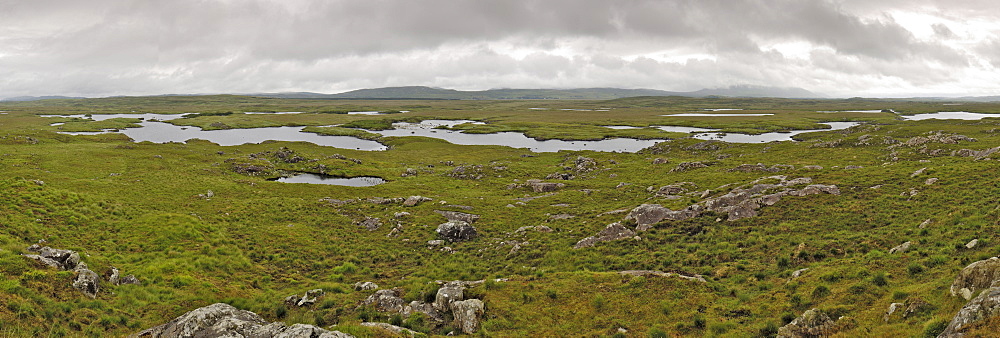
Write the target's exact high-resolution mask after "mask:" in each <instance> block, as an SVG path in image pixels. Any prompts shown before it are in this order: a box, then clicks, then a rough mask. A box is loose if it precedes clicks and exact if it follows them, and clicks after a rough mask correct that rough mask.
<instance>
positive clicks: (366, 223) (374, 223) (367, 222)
mask: <svg viewBox="0 0 1000 338" xmlns="http://www.w3.org/2000/svg"><path fill="white" fill-rule="evenodd" d="M358 225H359V226H361V227H362V228H365V229H366V230H368V231H375V230H378V228H379V227H381V226H382V220H380V219H378V218H372V217H365V219H363V220H361V222H358Z"/></svg>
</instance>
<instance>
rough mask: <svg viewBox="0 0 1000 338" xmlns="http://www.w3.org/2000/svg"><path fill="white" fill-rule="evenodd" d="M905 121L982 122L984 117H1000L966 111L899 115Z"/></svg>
mask: <svg viewBox="0 0 1000 338" xmlns="http://www.w3.org/2000/svg"><path fill="white" fill-rule="evenodd" d="M900 117H902V118H903V119H904V120H907V121H920V120H929V119H938V120H982V119H983V118H984V117H1000V114H982V113H970V112H966V111H943V112H937V113H930V114H916V115H900Z"/></svg>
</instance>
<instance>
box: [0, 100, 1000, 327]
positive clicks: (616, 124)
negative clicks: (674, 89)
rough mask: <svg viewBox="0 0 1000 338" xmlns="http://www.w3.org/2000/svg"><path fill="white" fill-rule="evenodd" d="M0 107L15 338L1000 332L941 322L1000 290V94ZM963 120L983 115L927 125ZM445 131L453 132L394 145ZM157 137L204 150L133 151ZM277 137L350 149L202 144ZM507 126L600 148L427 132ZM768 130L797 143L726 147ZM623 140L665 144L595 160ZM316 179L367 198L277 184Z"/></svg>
mask: <svg viewBox="0 0 1000 338" xmlns="http://www.w3.org/2000/svg"><path fill="white" fill-rule="evenodd" d="M0 111H3V113H2V114H0V154H2V157H0V173H2V175H0V187H2V191H3V194H2V195H0V220H2V226H0V304H3V306H2V307H0V335H4V336H7V335H13V336H95V337H104V336H126V335H130V334H135V333H138V332H140V331H143V330H145V329H148V328H152V327H155V326H157V325H160V324H164V323H167V322H169V321H171V320H172V319H174V318H176V317H178V316H181V315H183V314H185V313H188V312H189V311H192V310H195V309H199V308H202V307H205V306H208V305H211V304H215V303H226V304H229V305H231V306H233V307H235V308H236V309H240V310H246V311H251V312H253V313H256V314H257V315H259V316H260V319H262V320H263V321H266V322H277V321H280V322H284V323H285V324H287V325H292V324H308V325H314V326H316V327H318V328H323V329H326V330H336V331H339V332H343V333H345V334H350V335H355V336H360V337H365V336H368V337H382V336H392V335H393V333H392V332H391V331H389V330H386V329H384V328H382V327H389V328H392V329H398V328H405V329H408V330H412V332H414V334H416V335H444V334H448V333H449V332H455V333H457V334H462V333H466V334H474V335H484V336H519V337H523V336H616V335H617V336H654V337H659V336H674V335H690V336H734V337H745V336H775V335H778V334H779V333H780V334H783V335H789V334H793V333H796V332H813V333H814V334H824V335H832V334H841V335H843V336H936V335H938V334H940V333H941V332H943V331H944V330H945V329H946V327H947V329H948V330H966V331H964V332H969V333H975V332H991V330H995V329H996V325H997V323H1000V319H998V318H996V317H990V315H983V316H980V317H984V318H983V319H981V320H979V321H976V322H973V323H972V324H963V325H965V326H958V327H948V326H949V323H951V322H952V320H953V318H954V317H955V316H956V315H957V314H959V313H960V309H963V307H964V306H966V305H967V304H969V303H970V300H969V299H972V300H971V302H975V301H976V300H977V299H979V300H980V301H982V299H981V298H984V297H988V296H990V294H988V293H989V292H992V291H991V290H996V289H991V288H990V287H991V286H992V285H990V284H992V282H993V279H990V280H979V279H982V278H986V277H975V278H973V277H968V276H972V275H974V276H996V277H997V278H996V279H1000V264H994V263H991V262H993V261H990V260H988V259H989V258H991V257H994V256H996V255H997V243H998V242H997V241H998V238H997V236H996V234H997V230H998V226H1000V221H998V214H1000V204H998V201H997V198H996V196H1000V183H998V182H1000V180H998V177H997V176H998V172H1000V170H998V165H997V163H998V162H997V159H1000V155H997V154H995V153H994V151H997V150H998V149H1000V148H998V147H1000V103H988V102H987V103H983V102H978V103H977V102H945V101H928V102H920V101H914V100H909V101H893V100H874V99H871V100H869V99H843V100H840V99H836V100H835V99H823V100H818V99H817V100H807V99H767V98H689V97H635V98H621V99H613V100H384V101H379V100H311V99H281V98H265V97H248V96H229V95H219V96H190V97H188V96H164V97H117V98H104V99H67V100H41V101H29V102H4V103H0ZM954 111H962V112H969V113H978V114H980V115H962V116H966V117H968V119H913V118H910V116H913V115H916V114H930V113H938V112H954ZM248 112H249V113H253V114H248ZM350 112H365V113H363V114H360V113H356V114H351V113H350ZM372 112H380V113H377V114H376V113H372ZM109 114H123V115H121V116H119V117H113V118H102V116H104V117H108V116H107V115H109ZM150 114H160V115H150ZM675 114H683V115H682V116H664V115H675ZM698 114H701V115H698ZM709 114H726V115H733V116H709ZM692 115H694V116H692ZM429 120H433V121H438V120H446V121H454V120H462V121H459V122H460V123H443V124H437V125H435V126H432V127H430V128H431V129H429V130H427V129H421V130H413V131H412V132H411V135H412V136H407V134H406V133H405V132H402V133H388V132H386V131H390V130H405V129H403V128H405V127H407V126H410V127H412V126H413V125H417V124H419V123H420V122H422V121H429ZM831 122H833V123H840V122H854V123H852V124H850V125H840V126H842V127H843V128H846V129H839V130H832V128H831V125H830V124H826V123H831ZM609 126H612V127H613V128H610V127H609ZM665 126H671V127H689V128H699V129H690V130H698V131H697V132H694V133H685V132H677V131H670V130H677V129H671V128H662V127H665ZM144 128H152V129H148V130H153V129H155V128H163V129H162V130H163V131H162V132H163V133H168V134H169V133H175V134H176V133H180V132H181V131H184V132H190V133H191V135H194V137H193V138H190V139H184V140H173V139H170V140H164V141H162V142H158V141H154V140H147V141H140V142H136V141H137V140H136V139H134V138H131V137H129V136H128V135H129V132H130V131H137V130H142V129H144ZM170 128H174V129H170ZM269 128H270V129H269ZM275 128H292V129H294V130H292V131H291V132H292V133H297V134H309V135H310V137H342V138H344V139H345V140H351V142H353V143H350V145H346V146H338V143H336V142H333V143H331V144H327V145H319V144H316V143H311V142H306V141H288V140H282V139H281V136H280V135H279V136H272V137H274V138H271V139H266V138H265V139H266V141H265V140H253V141H247V142H248V143H244V142H242V141H234V142H233V143H231V144H232V145H220V144H221V143H213V142H212V141H211V140H210V138H209V137H208V136H205V137H204V138H203V139H202V138H199V137H198V135H199V134H198V133H209V132H213V131H230V132H231V133H233V134H234V135H236V136H240V135H241V134H242V135H251V134H253V133H255V130H256V131H263V130H272V129H273V130H277V129H275ZM706 130H708V131H710V133H713V134H711V135H705V136H698V137H693V136H697V135H698V134H704V133H707V132H706ZM802 130H817V131H814V132H801V133H800V132H797V131H802ZM498 133H509V134H503V135H511V137H515V136H517V137H526V138H529V139H531V140H532V142H536V141H537V142H544V141H558V142H565V143H566V144H576V145H577V146H578V147H576V148H573V149H595V150H559V149H558V148H556V149H551V148H545V149H544V150H543V149H542V148H539V149H532V148H514V147H508V146H505V144H504V143H503V140H502V138H500V139H499V141H491V142H493V143H489V142H483V143H481V144H478V145H463V144H455V143H451V142H448V141H447V138H445V137H443V136H442V137H438V136H436V135H445V134H449V135H452V134H454V135H463V136H462V137H472V136H475V135H483V136H488V135H494V136H495V135H496V134H498ZM768 133H791V134H794V135H791V137H790V138H791V139H792V140H789V141H781V142H756V143H730V142H721V141H718V139H719V138H722V137H724V136H726V135H733V134H745V135H763V134H768ZM418 134H419V136H418ZM206 135H207V134H206ZM390 135H391V136H390ZM234 137H235V136H234ZM616 139H617V140H621V139H626V140H627V141H628V142H636V141H645V142H648V143H649V146H648V147H646V146H643V147H640V148H638V149H628V148H627V147H623V148H614V147H612V148H609V149H601V148H599V147H598V148H587V147H591V144H592V145H595V147H596V145H597V144H600V143H599V142H604V141H608V140H616ZM376 142H377V143H376ZM588 142H590V144H588V145H586V146H585V145H584V144H587V143H588ZM362 144H366V145H372V144H374V145H375V146H373V147H370V148H365V149H361V147H362V146H361V145H362ZM597 150H613V151H597ZM299 174H309V175H314V176H316V177H319V178H318V179H316V180H317V181H322V180H323V179H325V178H353V177H365V178H366V180H367V181H365V182H374V183H371V184H367V183H366V184H358V185H360V186H350V185H337V184H308V183H284V182H281V181H278V180H276V179H278V178H280V177H294V176H296V175H299ZM32 245H37V246H34V247H31V249H30V250H29V247H30V246H32ZM45 247H48V249H45ZM26 255H28V256H26ZM32 255H34V256H32ZM32 258H34V259H32ZM46 259H47V260H48V261H46ZM976 262H980V263H976ZM80 263H83V264H80ZM973 263H976V264H975V266H973V268H976V269H979V270H976V271H978V272H977V273H975V274H969V271H968V270H967V269H966V267H967V266H969V265H970V264H973ZM967 274H968V275H967ZM127 275H133V276H134V278H125V276H127ZM963 276H965V277H963ZM977 278H979V279H977ZM365 282H371V283H373V284H376V285H377V286H375V285H372V284H366V283H365ZM983 290H986V291H983ZM307 291H308V292H307ZM981 292H982V295H980V293H981ZM977 295H980V296H979V298H975V297H977ZM292 296H294V297H292ZM984 304H985V303H984ZM982 307H985V305H984V306H982ZM206 311H207V310H206ZM963 311H965V310H963ZM887 313H888V314H887ZM992 313H997V312H992ZM371 323H387V324H390V325H394V326H389V325H383V324H377V325H376V324H371ZM952 324H953V325H954V323H952ZM380 326H381V327H380ZM796 330H799V331H796ZM810 330H811V331H810ZM976 330H979V331H976ZM949 332H951V331H949ZM992 332H995V331H992Z"/></svg>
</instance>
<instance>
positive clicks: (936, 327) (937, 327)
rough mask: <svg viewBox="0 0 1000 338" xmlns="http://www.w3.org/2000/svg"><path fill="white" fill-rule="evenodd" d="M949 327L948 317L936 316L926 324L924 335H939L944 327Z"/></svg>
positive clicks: (930, 336)
mask: <svg viewBox="0 0 1000 338" xmlns="http://www.w3.org/2000/svg"><path fill="white" fill-rule="evenodd" d="M946 328H948V319H944V318H935V319H931V320H929V321H927V323H926V324H924V337H928V338H932V337H937V336H938V335H939V334H941V332H944V329H946Z"/></svg>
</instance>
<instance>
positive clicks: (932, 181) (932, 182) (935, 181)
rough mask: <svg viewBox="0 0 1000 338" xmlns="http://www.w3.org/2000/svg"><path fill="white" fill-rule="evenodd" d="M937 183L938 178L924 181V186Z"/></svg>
mask: <svg viewBox="0 0 1000 338" xmlns="http://www.w3.org/2000/svg"><path fill="white" fill-rule="evenodd" d="M937 181H938V179H937V177H931V178H928V179H927V180H926V181H924V184H926V185H933V184H934V183H937Z"/></svg>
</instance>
